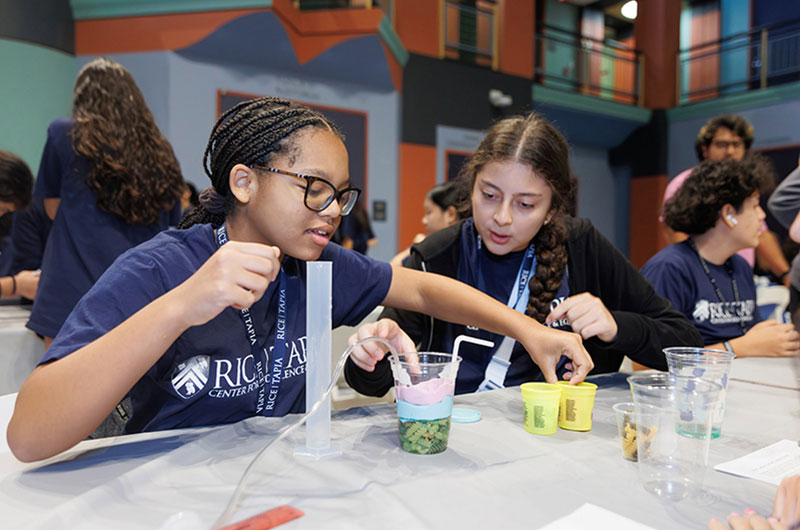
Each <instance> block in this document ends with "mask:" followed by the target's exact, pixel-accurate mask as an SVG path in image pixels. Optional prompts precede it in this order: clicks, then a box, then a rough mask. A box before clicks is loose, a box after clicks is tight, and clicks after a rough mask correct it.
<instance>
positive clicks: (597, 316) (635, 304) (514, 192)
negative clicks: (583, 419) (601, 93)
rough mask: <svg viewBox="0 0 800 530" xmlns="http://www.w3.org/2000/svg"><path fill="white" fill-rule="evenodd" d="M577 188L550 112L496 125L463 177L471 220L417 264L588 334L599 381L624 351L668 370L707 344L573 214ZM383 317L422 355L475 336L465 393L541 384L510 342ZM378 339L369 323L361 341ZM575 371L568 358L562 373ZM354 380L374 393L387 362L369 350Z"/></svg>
mask: <svg viewBox="0 0 800 530" xmlns="http://www.w3.org/2000/svg"><path fill="white" fill-rule="evenodd" d="M574 180H575V179H574V178H573V176H572V173H571V170H570V166H569V147H568V145H567V142H566V140H565V139H564V137H563V136H562V135H561V134H560V133H559V132H558V131H557V130H556V129H555V128H554V127H553V126H552V125H551V124H550V123H549V122H548V121H547V120H545V119H544V118H543V117H542V116H541V115H539V114H535V113H532V114H529V115H527V116H515V117H510V118H506V119H503V120H501V121H499V122H497V123H496V124H495V125H493V126H492V127H491V129H490V130H489V132H488V133H487V135H486V136H485V138H484V139H483V140H482V142H481V144H480V146H479V147H478V149H477V151H476V152H475V154H474V155H473V156H472V158H470V159H469V161H468V162H467V163H466V164H465V166H464V167H463V168H462V171H461V173H460V175H459V177H458V181H459V182H460V184H461V186H462V192H461V194H460V195H461V197H463V199H464V200H463V201H462V202H461V205H462V208H461V209H462V212H463V213H464V214H465V215H466V216H467V217H466V219H465V220H462V221H460V222H458V223H456V224H455V225H453V226H450V227H449V228H445V229H444V230H440V231H439V232H436V233H435V234H432V235H430V236H428V237H427V238H425V240H424V241H423V242H422V243H420V244H417V245H414V246H413V247H412V248H411V257H410V263H409V265H408V266H409V267H411V268H414V269H419V270H425V271H429V272H435V273H438V274H442V275H445V276H450V277H452V278H455V279H457V280H460V281H462V282H464V283H467V284H468V285H471V286H473V287H476V288H477V289H479V290H480V291H483V292H484V293H487V294H489V295H490V296H492V297H493V298H495V299H497V300H499V301H501V302H503V303H507V305H508V306H509V307H511V308H514V309H516V310H517V311H519V312H521V313H524V314H526V315H528V316H530V317H532V318H533V319H535V320H536V321H538V322H540V323H542V324H545V325H547V326H549V327H550V328H552V329H555V330H562V331H572V332H574V333H578V334H580V336H581V337H582V339H583V341H584V346H585V348H586V350H587V351H588V352H589V354H590V355H591V356H592V360H593V361H594V364H595V367H594V370H593V372H592V373H604V372H613V371H617V370H618V369H619V367H620V365H621V364H622V361H623V358H624V357H625V356H626V355H627V356H629V357H630V358H631V359H633V360H635V361H637V362H639V363H641V364H644V365H646V366H649V367H651V368H657V369H661V370H665V369H666V368H667V363H666V360H665V358H664V354H663V352H662V349H663V348H665V347H667V346H678V345H693V344H697V345H699V344H700V336H699V335H698V333H697V331H696V330H695V329H694V328H693V327H692V325H691V323H690V322H689V321H688V320H687V319H686V318H685V317H684V316H683V315H681V314H680V313H678V312H677V311H675V310H674V309H673V308H672V307H671V306H670V304H669V302H668V301H667V300H665V299H663V298H661V297H660V296H659V295H658V294H657V293H656V292H655V291H654V290H653V288H652V287H651V285H650V284H649V283H648V282H647V281H646V280H645V279H644V278H643V277H642V275H641V274H640V273H639V271H638V270H636V268H634V267H633V265H631V264H630V262H628V260H627V259H625V257H624V256H623V255H622V254H621V253H620V252H619V251H618V250H617V249H616V248H615V247H614V246H613V245H612V244H611V243H610V242H609V241H608V240H607V239H606V238H604V237H603V236H602V235H601V234H600V233H599V232H598V231H597V229H595V228H594V227H593V226H592V224H591V223H590V222H589V221H588V220H585V219H576V218H573V217H571V216H570V215H569V214H568V212H569V211H570V210H571V202H572V201H573V197H574V187H575V182H574ZM382 317H388V318H390V319H392V320H395V321H396V322H397V323H398V324H399V325H400V327H401V328H402V329H403V330H404V331H405V332H406V333H407V334H408V335H409V336H410V337H411V340H413V341H414V342H415V343H416V344H418V345H419V348H420V350H421V351H445V352H450V351H453V348H454V345H455V343H456V342H460V341H461V340H464V339H467V342H463V343H462V344H461V346H460V349H459V354H460V356H461V357H462V359H463V360H462V362H461V365H460V367H459V370H458V376H457V381H456V392H457V393H465V392H474V391H479V390H487V389H492V388H498V387H503V386H513V385H519V384H521V383H524V382H527V381H540V380H543V379H544V377H543V376H542V373H541V371H540V369H539V367H538V366H537V365H536V363H535V362H534V361H533V360H532V358H531V356H530V355H529V352H528V351H526V349H525V347H524V345H522V344H519V343H517V342H515V341H514V340H513V339H510V338H509V339H507V338H504V337H503V336H502V335H499V334H496V333H491V332H489V331H487V330H485V329H479V328H478V327H475V326H469V325H462V324H456V323H453V322H448V321H445V320H440V319H434V318H429V317H426V316H425V315H422V314H421V313H418V312H413V311H407V310H403V309H400V308H391V307H390V308H387V309H386V310H385V311H384V312H383V315H382ZM369 331H370V330H369V327H368V325H365V326H362V328H361V330H360V331H359V333H362V334H364V333H368V332H369ZM470 338H472V339H482V340H484V341H489V342H491V343H493V344H494V345H493V346H492V347H488V346H481V345H477V344H474V343H471V342H469V339H470ZM572 372H573V370H572V364H571V363H570V362H569V360H568V359H566V358H562V359H561V360H560V362H559V364H558V367H557V373H558V376H559V377H563V378H569V377H570V376H571V375H572ZM345 376H346V378H347V381H348V382H349V383H350V385H351V386H352V387H353V388H354V389H356V390H357V391H359V392H361V393H363V394H367V395H372V396H380V395H383V394H385V393H386V391H387V390H388V389H389V388H390V387H391V386H392V383H393V377H392V374H391V373H390V368H389V366H388V362H387V361H386V360H385V359H383V356H382V354H381V353H380V352H378V351H375V349H374V348H373V347H372V346H371V345H369V344H367V345H365V346H364V347H362V348H360V349H357V350H356V351H355V352H354V354H353V355H351V357H350V360H348V362H347V365H346V369H345Z"/></svg>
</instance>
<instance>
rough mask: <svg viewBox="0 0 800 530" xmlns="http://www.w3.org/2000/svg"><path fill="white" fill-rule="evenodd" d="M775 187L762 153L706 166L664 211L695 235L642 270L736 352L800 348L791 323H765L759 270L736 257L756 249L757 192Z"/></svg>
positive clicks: (710, 337) (779, 352)
mask: <svg viewBox="0 0 800 530" xmlns="http://www.w3.org/2000/svg"><path fill="white" fill-rule="evenodd" d="M771 184H772V175H771V174H770V173H769V172H768V171H767V169H766V167H765V165H764V162H763V161H761V160H760V159H759V158H756V157H751V158H749V159H745V160H743V161H735V160H725V161H721V162H713V161H706V162H703V163H701V164H700V165H699V166H697V167H696V168H695V169H694V170H693V171H692V174H691V175H690V176H689V178H688V179H686V182H684V184H683V186H681V188H680V189H679V190H678V192H677V193H676V194H675V196H674V197H673V198H672V199H670V200H669V201H668V202H667V204H666V206H665V210H664V221H665V222H666V223H667V225H668V226H669V227H670V228H672V229H673V230H677V231H680V232H685V233H687V234H689V238H688V239H687V240H686V241H683V242H680V243H675V244H673V245H670V246H668V247H667V248H665V249H663V250H661V251H660V252H658V253H657V254H656V255H655V256H653V257H652V258H650V260H649V261H648V262H647V263H646V264H645V266H644V267H643V268H642V274H644V276H645V277H646V278H647V279H648V280H650V281H651V282H652V283H653V286H654V287H655V288H656V290H657V291H658V292H659V293H660V294H661V295H662V296H664V297H666V298H668V299H669V300H670V301H671V302H672V304H673V305H674V306H675V307H676V308H677V309H678V310H679V311H680V312H682V313H683V314H684V315H686V317H687V318H689V319H690V320H691V321H692V323H693V324H694V326H695V327H696V328H697V330H698V331H699V332H700V334H701V335H702V336H703V343H704V344H705V345H707V346H708V347H710V348H714V349H726V350H728V351H731V352H734V353H735V354H736V355H737V356H738V357H753V356H764V357H787V356H794V355H796V354H797V353H798V350H799V349H800V335H798V333H797V331H795V330H794V327H793V326H792V324H781V323H779V322H776V321H775V320H767V321H761V318H760V316H759V314H758V308H757V306H756V289H755V284H754V283H753V270H752V269H751V268H750V265H748V264H747V262H746V261H745V260H744V258H742V257H741V256H739V255H737V254H736V252H738V251H739V250H741V249H743V248H750V247H755V246H758V240H759V236H760V234H761V224H762V222H763V220H764V217H765V214H764V211H763V210H762V209H761V206H759V197H760V195H761V193H762V192H764V191H766V190H768V189H769V187H770V185H771Z"/></svg>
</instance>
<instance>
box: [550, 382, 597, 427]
mask: <svg viewBox="0 0 800 530" xmlns="http://www.w3.org/2000/svg"><path fill="white" fill-rule="evenodd" d="M558 386H560V387H561V404H560V407H559V412H558V426H559V427H561V428H562V429H567V430H568V431H589V430H591V429H592V410H593V409H594V396H595V394H597V385H595V384H594V383H586V382H583V383H578V384H577V385H570V384H569V381H559V382H558Z"/></svg>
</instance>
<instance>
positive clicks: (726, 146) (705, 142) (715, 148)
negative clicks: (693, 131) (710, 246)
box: [660, 114, 789, 287]
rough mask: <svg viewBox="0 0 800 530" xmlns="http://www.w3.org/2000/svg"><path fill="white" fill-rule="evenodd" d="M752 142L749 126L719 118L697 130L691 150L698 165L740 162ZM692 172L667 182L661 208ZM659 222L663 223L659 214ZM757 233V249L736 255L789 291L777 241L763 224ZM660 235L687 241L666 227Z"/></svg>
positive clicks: (731, 117) (728, 116) (734, 118)
mask: <svg viewBox="0 0 800 530" xmlns="http://www.w3.org/2000/svg"><path fill="white" fill-rule="evenodd" d="M754 140H755V129H754V128H753V126H752V125H751V124H750V122H748V121H747V120H746V119H744V118H743V117H742V116H739V115H738V114H722V115H720V116H714V117H713V118H711V119H710V120H708V121H707V122H706V123H705V125H703V126H702V127H701V128H700V131H699V132H698V133H697V138H695V141H694V150H695V154H696V155H697V159H698V160H699V161H700V162H702V161H704V160H712V161H720V160H742V159H744V158H745V157H746V156H748V154H749V153H750V147H751V146H752V145H753V141H754ZM692 169H693V168H690V169H687V170H685V171H683V172H681V173H679V174H678V175H676V176H675V178H673V179H672V180H670V181H669V184H667V188H666V190H664V197H663V199H662V205H666V203H667V201H668V200H669V199H671V198H672V197H673V196H674V195H675V193H676V192H677V191H678V190H679V189H680V187H681V186H683V183H684V182H685V181H686V179H687V178H689V175H690V174H691V173H692ZM660 219H661V221H662V223H663V222H664V217H663V214H662V216H661V218H660ZM761 230H762V231H763V232H764V233H763V234H762V235H761V238H760V239H759V243H758V246H757V247H756V248H743V249H741V250H740V251H739V252H738V254H739V255H740V256H742V257H743V258H744V259H745V260H747V263H748V264H749V265H750V267H752V268H755V266H756V257H758V260H759V264H760V265H761V266H762V267H763V268H764V269H766V270H767V272H770V273H771V274H772V275H773V276H774V277H775V279H776V280H778V282H780V283H783V284H784V285H785V286H786V287H789V262H788V261H786V257H785V256H784V255H783V251H781V246H780V243H779V241H778V238H777V236H776V235H775V234H774V233H773V232H771V231H770V230H769V229H768V228H767V224H766V223H762V225H761ZM664 231H665V233H666V236H667V243H669V244H672V243H678V242H680V241H683V240H684V239H686V237H687V235H686V234H685V233H683V232H676V231H674V230H673V229H672V228H670V227H669V225H667V224H666V223H665V224H664Z"/></svg>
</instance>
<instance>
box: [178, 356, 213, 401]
mask: <svg viewBox="0 0 800 530" xmlns="http://www.w3.org/2000/svg"><path fill="white" fill-rule="evenodd" d="M209 364H210V359H209V356H208V355H196V356H194V357H192V358H191V359H188V360H186V361H184V362H182V363H180V364H179V365H178V366H176V367H175V370H173V371H172V388H174V389H175V392H177V393H178V395H179V396H181V397H182V398H183V399H189V398H191V397H192V396H194V395H195V394H196V393H198V392H199V391H201V390H202V389H203V387H204V386H206V383H207V382H208V367H209Z"/></svg>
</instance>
